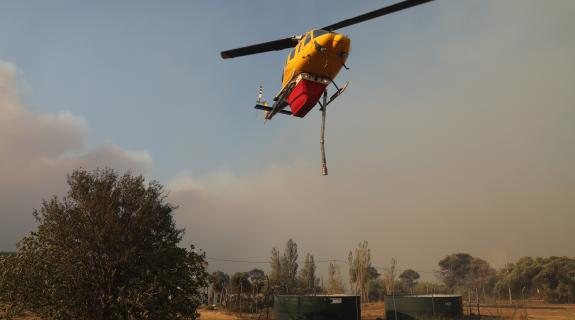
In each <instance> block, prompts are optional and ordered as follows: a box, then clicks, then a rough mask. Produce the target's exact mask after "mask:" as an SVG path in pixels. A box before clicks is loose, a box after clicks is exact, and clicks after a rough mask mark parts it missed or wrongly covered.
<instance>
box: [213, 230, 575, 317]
mask: <svg viewBox="0 0 575 320" xmlns="http://www.w3.org/2000/svg"><path fill="white" fill-rule="evenodd" d="M321 262H327V263H328V264H327V269H328V270H327V271H328V272H327V279H323V278H322V279H320V278H319V277H317V276H316V261H315V260H314V256H313V255H311V254H309V253H308V254H306V255H305V259H304V263H303V266H300V265H298V252H297V244H296V242H295V241H293V240H291V239H290V240H289V241H288V242H287V243H286V247H285V250H284V252H283V255H280V252H279V251H278V250H277V249H276V248H273V249H272V254H271V257H270V272H269V273H268V274H266V273H264V272H263V271H262V270H259V269H253V270H250V271H247V272H235V273H234V274H232V275H231V276H230V275H228V274H226V273H224V272H222V271H216V272H214V273H212V274H211V276H210V283H211V290H210V297H209V300H210V302H211V303H222V304H224V305H225V304H228V306H230V305H231V308H232V309H233V306H234V302H235V301H236V300H238V299H239V298H240V297H241V296H243V299H244V308H246V307H249V303H248V302H249V301H251V303H253V304H256V303H259V304H260V305H262V303H263V300H265V297H264V296H265V295H266V294H269V293H270V292H273V293H274V294H277V293H280V294H319V293H322V294H339V293H346V292H351V293H353V294H358V295H360V296H361V298H362V301H377V300H381V299H383V297H384V296H385V295H392V294H432V293H458V294H462V295H463V296H464V299H466V300H468V299H471V300H472V301H474V302H475V301H476V300H480V301H481V302H493V301H495V300H506V301H507V300H511V302H513V301H517V300H519V299H530V298H533V299H541V300H545V301H547V302H551V303H572V302H574V301H575V259H573V258H569V257H548V258H531V257H523V258H521V259H519V260H517V262H515V263H509V264H507V265H505V267H503V268H501V269H499V270H496V269H495V268H493V267H491V266H490V265H489V263H487V262H486V261H485V260H483V259H480V258H476V257H473V256H471V255H469V254H466V253H455V254H451V255H448V256H446V257H444V258H443V259H441V260H440V261H439V262H438V266H439V269H438V270H436V271H432V272H433V273H434V274H435V276H436V278H437V280H438V282H427V281H420V280H419V278H420V274H419V272H417V271H415V270H412V269H404V270H399V269H398V268H397V261H396V260H395V259H393V258H392V259H391V263H390V265H389V266H388V267H384V268H380V269H379V270H378V268H376V267H374V266H373V265H372V262H371V251H370V249H369V248H368V243H367V242H366V241H363V242H361V243H360V244H359V245H358V247H357V248H356V249H355V250H354V251H352V252H350V253H349V256H348V261H347V262H343V261H340V263H338V261H321ZM341 264H343V265H345V266H346V268H347V272H348V275H349V283H347V285H346V284H344V281H343V280H342V276H341V270H340V265H341ZM427 272H429V271H427ZM234 299H235V300H234ZM236 304H237V302H236Z"/></svg>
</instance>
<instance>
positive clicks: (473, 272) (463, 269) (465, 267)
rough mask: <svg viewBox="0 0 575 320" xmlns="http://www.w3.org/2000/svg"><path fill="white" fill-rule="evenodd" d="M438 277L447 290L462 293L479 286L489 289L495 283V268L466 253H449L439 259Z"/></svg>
mask: <svg viewBox="0 0 575 320" xmlns="http://www.w3.org/2000/svg"><path fill="white" fill-rule="evenodd" d="M439 267H440V268H441V270H440V271H439V277H440V279H441V280H442V281H443V283H445V285H446V286H447V287H448V288H449V290H452V291H456V292H460V293H464V292H467V291H468V290H470V289H474V288H479V289H480V290H482V289H485V290H487V291H491V290H492V288H493V286H494V284H495V269H493V268H491V267H490V266H489V264H488V263H487V262H486V261H485V260H483V259H479V258H475V257H472V256H471V255H469V254H467V253H456V254H451V255H449V256H447V257H445V258H443V259H441V260H440V261H439Z"/></svg>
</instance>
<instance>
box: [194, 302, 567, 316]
mask: <svg viewBox="0 0 575 320" xmlns="http://www.w3.org/2000/svg"><path fill="white" fill-rule="evenodd" d="M479 311H480V313H481V315H482V316H485V317H486V318H489V319H533V320H538V319H550V320H559V319H561V320H575V304H561V305H548V304H544V305H542V304H536V305H529V306H528V307H527V308H517V309H515V308H495V307H481V308H480V309H479ZM472 312H473V314H477V309H476V308H474V309H473V310H472ZM200 314H201V316H200V319H201V320H244V319H252V320H253V319H257V316H253V315H252V316H247V315H245V316H243V317H242V318H239V317H238V316H237V315H232V314H227V313H225V312H223V311H208V310H202V311H201V312H200ZM384 314H385V307H384V303H383V302H373V303H367V304H364V305H363V306H362V311H361V319H362V320H375V319H377V318H382V319H384ZM465 314H466V315H467V310H465ZM525 314H527V317H525ZM261 319H265V317H264V318H261Z"/></svg>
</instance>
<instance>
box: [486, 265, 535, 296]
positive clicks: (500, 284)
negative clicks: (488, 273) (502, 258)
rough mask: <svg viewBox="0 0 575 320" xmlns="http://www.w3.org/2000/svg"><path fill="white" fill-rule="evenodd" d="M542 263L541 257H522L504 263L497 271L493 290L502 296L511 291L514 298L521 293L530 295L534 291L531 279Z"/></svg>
mask: <svg viewBox="0 0 575 320" xmlns="http://www.w3.org/2000/svg"><path fill="white" fill-rule="evenodd" d="M544 263H545V261H544V260H543V259H542V258H537V259H533V258H531V257H523V258H520V259H519V260H517V262H516V263H508V264H506V265H505V267H503V268H502V269H500V270H498V271H497V281H496V283H495V291H496V292H497V293H499V294H500V295H503V296H507V295H508V293H509V291H511V292H512V294H513V295H514V296H515V297H516V298H521V293H523V294H524V295H525V296H527V297H529V296H531V295H532V294H534V293H535V292H536V287H535V284H534V282H533V279H534V278H535V277H536V276H537V275H538V274H539V272H540V271H541V269H542V268H543V265H544Z"/></svg>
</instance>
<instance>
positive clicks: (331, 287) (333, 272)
mask: <svg viewBox="0 0 575 320" xmlns="http://www.w3.org/2000/svg"><path fill="white" fill-rule="evenodd" d="M326 290H327V293H328V294H340V293H344V291H345V287H344V285H343V280H342V279H341V272H340V271H339V266H338V265H337V264H335V263H334V262H330V263H329V265H328V268H327V288H326Z"/></svg>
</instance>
